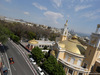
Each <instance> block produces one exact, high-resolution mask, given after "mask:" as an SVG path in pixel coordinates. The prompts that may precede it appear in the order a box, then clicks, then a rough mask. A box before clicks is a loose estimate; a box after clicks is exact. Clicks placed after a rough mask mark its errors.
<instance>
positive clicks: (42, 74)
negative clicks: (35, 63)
mask: <svg viewBox="0 0 100 75" xmlns="http://www.w3.org/2000/svg"><path fill="white" fill-rule="evenodd" d="M38 70H39V72H40V75H44V72H43V71H42V69H41V68H40V67H38Z"/></svg>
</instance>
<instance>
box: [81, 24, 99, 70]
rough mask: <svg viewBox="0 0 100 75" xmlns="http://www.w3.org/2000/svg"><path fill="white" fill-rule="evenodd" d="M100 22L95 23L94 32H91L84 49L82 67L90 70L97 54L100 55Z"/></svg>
mask: <svg viewBox="0 0 100 75" xmlns="http://www.w3.org/2000/svg"><path fill="white" fill-rule="evenodd" d="M99 28H100V24H98V25H97V29H96V32H95V33H92V34H91V38H90V41H89V44H88V46H87V50H86V51H85V58H84V61H83V64H82V66H83V68H87V69H88V70H89V71H91V68H92V67H93V66H94V64H95V62H96V60H97V58H98V56H99V55H100V32H99Z"/></svg>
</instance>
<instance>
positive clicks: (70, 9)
mask: <svg viewBox="0 0 100 75" xmlns="http://www.w3.org/2000/svg"><path fill="white" fill-rule="evenodd" d="M99 2H100V1H99V0H48V1H47V0H30V1H27V0H24V1H23V0H21V1H20V0H1V2H0V10H1V11H0V15H1V16H6V17H11V18H15V19H16V18H17V19H23V20H25V21H29V22H34V23H37V24H44V25H47V26H51V27H56V28H63V26H64V24H65V22H66V20H68V28H69V29H73V30H74V31H75V32H80V33H86V34H91V32H94V31H95V28H96V26H97V24H99V23H100V21H99V19H100V8H99V7H100V5H99Z"/></svg>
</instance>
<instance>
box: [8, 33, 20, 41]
mask: <svg viewBox="0 0 100 75" xmlns="http://www.w3.org/2000/svg"><path fill="white" fill-rule="evenodd" d="M10 38H11V39H12V40H13V41H14V42H19V40H20V39H19V37H18V36H16V35H14V34H10Z"/></svg>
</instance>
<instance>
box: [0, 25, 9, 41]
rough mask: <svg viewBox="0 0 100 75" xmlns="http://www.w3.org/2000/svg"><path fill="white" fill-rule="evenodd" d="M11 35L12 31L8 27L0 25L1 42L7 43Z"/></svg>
mask: <svg viewBox="0 0 100 75" xmlns="http://www.w3.org/2000/svg"><path fill="white" fill-rule="evenodd" d="M9 35H10V31H9V30H8V29H7V28H6V27H3V26H2V25H0V42H2V43H5V42H6V41H7V38H8V37H9Z"/></svg>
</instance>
